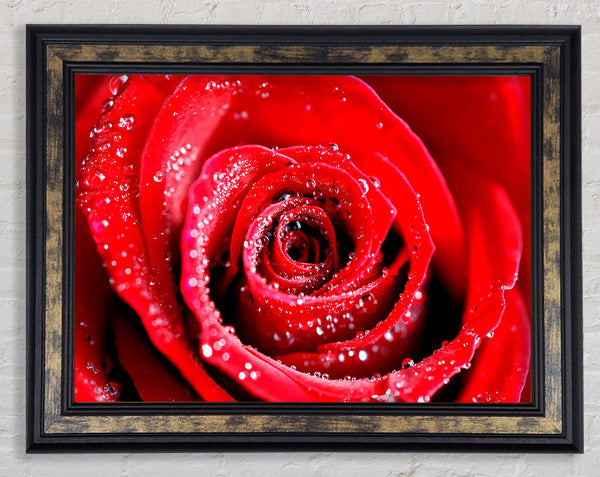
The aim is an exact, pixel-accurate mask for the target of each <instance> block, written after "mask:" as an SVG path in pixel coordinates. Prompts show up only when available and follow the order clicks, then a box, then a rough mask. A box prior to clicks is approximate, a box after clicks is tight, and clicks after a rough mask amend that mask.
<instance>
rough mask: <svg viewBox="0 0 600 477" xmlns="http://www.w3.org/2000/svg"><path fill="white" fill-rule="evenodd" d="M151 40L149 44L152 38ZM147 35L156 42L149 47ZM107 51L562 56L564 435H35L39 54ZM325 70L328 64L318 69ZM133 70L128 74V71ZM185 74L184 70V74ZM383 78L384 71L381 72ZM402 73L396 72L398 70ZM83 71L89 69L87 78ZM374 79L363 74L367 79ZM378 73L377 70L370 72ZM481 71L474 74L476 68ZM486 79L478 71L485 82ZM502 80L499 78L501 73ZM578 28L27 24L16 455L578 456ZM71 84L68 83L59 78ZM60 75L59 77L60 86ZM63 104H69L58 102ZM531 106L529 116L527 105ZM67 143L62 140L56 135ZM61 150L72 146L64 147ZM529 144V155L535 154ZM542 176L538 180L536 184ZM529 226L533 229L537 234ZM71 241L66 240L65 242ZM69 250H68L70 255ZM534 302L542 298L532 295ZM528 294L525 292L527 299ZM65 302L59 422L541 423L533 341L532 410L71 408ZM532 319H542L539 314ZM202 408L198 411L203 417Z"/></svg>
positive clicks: (537, 191) (40, 239) (41, 119)
mask: <svg viewBox="0 0 600 477" xmlns="http://www.w3.org/2000/svg"><path fill="white" fill-rule="evenodd" d="M157 32H159V33H160V37H157ZM157 38H159V39H158V40H157ZM106 42H110V43H111V44H115V45H125V44H156V43H159V44H161V45H165V44H166V45H177V44H204V43H206V44H211V45H232V44H233V45H256V44H259V45H296V44H301V45H309V46H312V45H316V46H318V45H323V44H325V45H326V44H331V43H334V44H340V45H362V44H367V45H396V44H402V45H446V44H452V45H459V46H469V45H524V46H525V45H540V44H542V45H554V46H557V47H558V48H559V49H560V50H561V52H562V54H561V56H560V58H561V64H560V71H561V78H560V89H561V95H560V98H561V104H560V105H559V106H560V124H561V129H560V153H561V158H560V159H561V160H560V163H561V171H560V174H561V180H560V185H561V196H560V206H561V213H560V237H561V254H560V257H561V259H562V262H561V263H560V270H561V284H562V288H561V290H562V297H561V305H562V309H561V317H562V318H561V320H562V323H561V324H562V326H561V332H562V345H561V346H562V351H563V353H562V357H563V362H562V371H563V373H564V376H563V380H562V388H563V395H562V399H563V415H562V422H563V424H564V427H563V431H562V433H560V434H557V435H551V434H548V435H519V434H516V435H503V436H500V437H499V436H497V435H494V434H493V433H490V434H489V435H485V434H458V433H456V434H443V435H420V434H414V433H413V434H410V433H404V434H393V433H388V434H377V433H373V432H369V429H363V430H362V431H359V432H353V433H337V434H330V433H323V432H320V433H317V432H304V433H297V432H294V433H290V432H270V433H246V434H237V433H211V434H210V435H202V434H200V433H197V434H188V433H180V434H177V433H173V434H168V435H166V434H160V433H146V434H141V435H140V434H135V433H131V434H120V433H111V434H102V433H81V434H77V433H64V434H58V435H52V434H51V433H48V432H46V431H45V430H44V413H45V412H46V411H45V409H44V396H43V391H44V379H45V375H44V371H45V368H44V356H43V353H42V350H43V344H44V334H45V332H46V329H45V310H44V298H45V297H44V290H45V288H44V287H45V285H46V283H45V279H46V276H45V264H46V262H45V253H46V252H45V249H44V243H45V237H46V220H48V217H47V215H46V213H45V201H46V197H45V185H46V183H47V176H46V167H45V159H46V150H45V146H46V140H47V138H46V128H47V126H48V124H47V121H48V118H47V117H46V115H45V111H46V105H47V103H46V96H45V89H44V88H45V85H46V81H47V80H48V78H47V76H46V71H45V68H46V57H45V56H44V55H45V53H46V48H47V47H48V45H51V44H53V43H61V44H70V43H72V44H73V45H77V44H82V43H84V44H96V43H106ZM109 61H110V60H109V59H107V62H106V63H104V64H102V63H97V64H96V65H92V66H89V65H88V68H97V71H98V72H100V71H102V70H103V69H104V71H106V69H107V68H111V71H115V72H117V71H119V68H121V71H125V70H127V71H131V68H132V65H131V64H120V65H115V64H114V63H113V64H110V62H109ZM327 65H328V63H327V62H326V61H325V59H319V58H316V59H315V61H313V62H310V63H298V64H297V66H301V67H302V68H304V69H305V68H309V69H310V68H321V71H322V68H323V67H324V66H327ZM329 66H331V65H329ZM80 67H81V65H78V64H77V63H73V64H67V63H66V64H65V66H64V71H65V85H64V90H65V91H67V90H68V84H67V83H68V81H70V80H72V74H73V72H74V71H77V68H80ZM137 68H139V65H138V66H137ZM160 68H161V65H160V64H154V63H150V64H148V63H145V64H144V71H158V70H159V69H160ZM227 68H229V69H230V70H233V71H239V70H240V65H239V64H229V65H226V66H223V68H222V70H220V71H223V70H225V71H227ZM265 68H266V66H265V65H264V64H256V65H254V64H252V65H244V70H243V71H244V72H246V73H258V72H264V71H265ZM423 68H429V70H428V71H430V73H431V72H432V71H433V74H436V70H435V68H434V65H419V66H418V67H416V68H415V71H422V70H423ZM486 68H487V69H486V71H487V72H488V74H491V72H496V73H498V74H502V72H503V71H506V70H507V68H506V66H503V67H499V66H498V65H493V64H489V65H487V66H486ZM184 69H186V70H187V69H189V67H184ZM356 69H357V67H356V64H353V63H352V62H351V61H349V62H348V63H347V64H345V63H338V64H336V67H335V73H344V72H355V71H356ZM392 70H393V68H392ZM409 70H410V69H408V70H406V71H409ZM508 70H510V71H511V72H513V74H517V73H515V72H516V71H518V72H519V73H520V74H530V75H532V77H535V75H536V74H537V75H540V74H542V73H543V68H542V67H540V65H539V64H523V65H514V64H511V65H510V67H509V68H508ZM87 71H88V72H89V71H90V69H88V70H87ZM371 71H373V70H371ZM377 71H378V72H385V71H386V70H385V68H384V67H382V68H381V69H379V70H377ZM466 71H472V70H470V69H469V67H468V66H465V65H464V64H462V65H460V64H456V65H453V64H449V65H445V68H441V69H438V72H439V74H452V73H454V74H459V73H464V72H466ZM477 71H479V72H480V73H481V71H482V70H481V69H479V70H477ZM484 74H485V73H484ZM505 74H506V73H505ZM580 74H581V73H580V28H579V27H556V26H536V27H531V26H504V27H477V26H470V27H437V26H435V27H380V26H376V27H283V26H271V27H225V26H212V27H210V26H205V27H193V26H169V27H157V26H125V25H123V26H40V25H29V26H28V27H27V156H28V161H27V168H28V169H27V188H28V197H27V200H28V202H27V217H28V221H27V253H28V261H27V294H28V300H27V333H28V335H27V347H28V350H27V371H28V374H27V398H28V401H27V451H28V452H48V451H65V450H72V451H116V450H119V451H122V450H132V451H133V450H215V449H223V448H227V449H232V450H233V449H235V450H256V449H258V448H260V449H263V450H283V449H285V450H309V449H314V450H324V449H325V448H327V449H338V450H446V451H448V450H454V451H463V450H470V451H501V450H504V451H519V452H522V451H525V450H529V451H541V452H546V451H551V452H582V449H583V422H582V421H583V411H582V380H583V377H582V324H581V314H582V312H581V204H580V196H581V165H580V157H581V144H580V114H581V105H580ZM69 75H71V76H69ZM69 78H70V79H69ZM532 97H533V104H534V108H532V122H533V126H536V127H537V128H536V127H533V128H532V134H533V136H532V144H534V150H533V155H534V156H535V155H536V154H541V149H542V146H541V142H542V140H543V137H542V130H541V126H540V124H541V122H542V113H541V108H542V106H543V105H542V102H543V91H542V87H541V81H538V83H537V89H536V88H534V90H533V91H532ZM67 103H68V99H67ZM536 105H537V109H536V108H535V106H536ZM70 114H71V109H70V108H69V107H68V104H67V107H66V109H65V124H64V125H63V126H64V127H65V128H66V130H67V132H68V127H69V119H70V116H69V115H70ZM67 135H68V134H67ZM71 142H72V141H71ZM536 144H537V145H538V146H536ZM70 150H72V144H70V145H69V143H68V141H65V161H64V162H65V164H66V167H65V177H64V179H63V181H64V182H63V185H64V190H65V199H64V203H63V205H64V206H65V207H66V209H65V210H67V211H68V210H69V208H68V207H69V206H71V207H72V206H73V200H72V198H71V199H69V196H70V193H71V192H72V184H73V181H72V180H70V179H71V178H72V177H71V178H70V177H69V175H71V176H72V175H73V171H69V166H68V158H69V151H70ZM533 166H534V169H532V209H533V214H532V217H533V218H532V244H535V246H532V263H535V260H536V257H537V259H538V260H539V259H540V257H541V254H542V252H541V248H542V246H543V238H544V237H543V234H542V232H541V229H542V225H543V224H542V223H541V221H542V217H541V212H540V205H541V204H542V202H543V197H542V191H541V188H540V187H539V184H537V185H536V184H534V183H533V181H534V178H535V177H536V170H535V161H534V164H533ZM541 172H542V171H541V170H539V171H537V174H539V175H538V178H539V177H540V176H541ZM69 215H72V214H66V217H64V220H65V223H64V235H65V248H64V262H65V263H64V270H63V272H64V279H65V280H66V286H65V290H66V291H65V293H64V296H65V297H68V296H69V295H68V290H69V280H71V283H72V277H73V273H72V265H73V264H72V258H71V257H70V254H69V250H70V249H69V246H70V244H72V243H73V234H72V230H71V228H70V227H72V221H73V219H72V217H71V218H69ZM536 226H537V227H536ZM69 241H70V242H69ZM71 250H72V249H71ZM542 279H543V277H542V276H541V271H540V269H539V267H538V269H537V270H535V269H534V270H532V285H533V287H534V291H535V290H540V291H542V292H543V289H542V288H541V285H542V283H541V282H542ZM540 295H541V293H540ZM534 296H535V295H534ZM65 301H66V305H65V308H64V310H63V312H64V318H63V320H64V321H63V328H64V330H65V337H66V341H67V344H65V345H64V346H63V383H62V415H64V416H103V415H108V414H111V415H138V416H140V418H141V417H142V416H154V415H163V416H168V415H173V414H189V415H194V414H195V413H200V414H202V413H205V412H208V411H210V412H214V413H215V414H226V415H229V416H230V419H233V420H234V421H235V419H236V418H237V417H243V415H245V414H247V415H252V414H271V415H281V414H293V415H295V414H302V415H303V416H308V417H307V418H308V419H310V416H319V415H323V414H328V413H332V412H333V413H336V414H339V415H341V416H343V415H345V414H350V413H352V414H362V415H370V414H382V413H383V414H386V413H389V414H390V415H393V414H397V413H399V412H401V413H403V414H405V415H408V416H419V415H430V416H453V415H456V416H461V415H471V416H478V415H498V416H514V417H515V418H519V417H521V418H524V419H525V418H526V417H527V416H543V415H544V412H545V408H544V399H543V398H544V396H543V392H542V391H543V379H544V371H545V370H544V369H543V363H542V362H541V358H540V356H543V346H544V342H543V339H538V340H537V342H536V344H537V349H536V348H534V349H532V354H533V366H534V369H535V367H536V366H537V367H538V369H539V371H540V372H538V373H537V379H534V382H533V383H532V384H533V390H534V396H533V398H534V399H533V403H532V404H531V405H495V406H489V405H432V404H427V405H400V406H399V407H396V408H394V409H389V408H387V409H383V408H382V407H381V406H379V407H378V406H377V405H373V406H370V407H365V406H352V405H350V406H349V405H343V407H340V406H339V405H324V404H323V405H316V406H314V405H311V406H308V405H303V404H284V403H270V404H268V405H267V406H268V408H267V407H266V406H265V405H264V404H241V403H238V404H235V405H234V406H235V408H232V407H231V405H226V404H218V403H217V404H210V405H208V404H205V405H202V408H200V407H199V406H198V405H185V404H176V405H166V404H165V405H157V404H139V405H138V404H135V405H129V404H110V405H95V404H74V403H73V402H72V395H71V394H72V392H71V393H69V390H70V387H69V386H70V382H69V376H70V374H69V372H68V370H69V369H72V368H69V365H70V364H72V356H71V355H70V353H69V350H70V348H69V345H68V343H69V339H71V342H72V337H71V336H70V333H69V331H68V330H69V326H68V325H69V323H70V321H69V319H70V317H69V310H70V309H71V307H70V306H69V304H68V300H65ZM532 307H533V311H534V313H535V312H536V311H537V312H538V313H541V312H542V311H543V310H542V309H541V308H542V304H541V298H538V299H537V300H536V299H535V298H532ZM540 316H541V315H540ZM542 328H543V324H540V323H539V322H538V323H537V324H536V322H534V323H533V328H532V332H533V333H536V330H537V333H538V338H543V337H542V335H541V333H542V331H543V330H542ZM207 406H208V411H207Z"/></svg>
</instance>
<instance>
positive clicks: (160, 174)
mask: <svg viewBox="0 0 600 477" xmlns="http://www.w3.org/2000/svg"><path fill="white" fill-rule="evenodd" d="M153 179H154V182H162V180H163V179H164V174H163V172H162V171H156V174H154V177H153Z"/></svg>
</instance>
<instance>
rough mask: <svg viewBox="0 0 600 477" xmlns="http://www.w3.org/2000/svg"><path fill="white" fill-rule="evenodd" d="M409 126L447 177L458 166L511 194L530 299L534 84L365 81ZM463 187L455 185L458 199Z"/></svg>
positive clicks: (511, 80) (521, 80)
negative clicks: (474, 170) (522, 246)
mask: <svg viewBox="0 0 600 477" xmlns="http://www.w3.org/2000/svg"><path fill="white" fill-rule="evenodd" d="M364 79H365V80H366V81H367V82H368V83H369V84H370V85H371V86H372V87H373V88H374V89H375V90H376V91H377V94H379V95H380V96H381V97H382V99H383V100H384V101H385V102H386V103H387V104H388V105H390V106H391V107H392V109H393V110H394V111H395V112H396V113H397V114H398V115H400V116H401V117H402V118H403V119H404V120H406V121H407V122H408V124H410V126H411V128H413V129H414V131H415V132H416V133H417V134H418V135H419V137H420V138H421V139H422V140H423V142H424V143H425V144H426V146H427V148H428V149H429V151H430V152H431V154H432V155H433V157H435V160H436V162H437V163H438V165H439V166H440V169H441V171H442V173H443V174H444V176H446V175H447V171H448V169H449V168H452V166H453V165H454V164H456V163H457V162H460V163H463V164H465V165H467V166H468V167H470V168H472V169H476V170H479V171H482V172H484V173H485V174H486V175H487V176H488V177H491V178H494V180H496V181H498V182H499V183H500V184H501V185H502V186H503V187H504V188H505V189H506V191H507V192H508V195H509V196H510V198H511V201H512V203H513V205H514V207H515V210H516V211H517V214H518V216H519V219H520V222H521V225H522V227H523V240H524V251H525V253H524V254H523V257H522V260H521V266H520V269H519V274H520V276H521V280H520V285H519V286H520V288H521V292H522V294H523V297H524V298H525V303H529V295H530V286H529V284H530V264H531V262H530V254H529V250H530V228H529V227H530V222H531V220H530V208H531V206H530V204H531V202H530V181H531V179H530V178H531V171H530V163H531V161H530V157H531V147H530V137H531V131H530V79H529V78H528V77H490V76H485V77H483V76H482V77H464V76H457V77H444V78H439V77H420V76H404V77H399V76H396V77H390V76H385V77H375V76H369V77H365V78H364ZM461 188H464V183H458V184H455V185H454V186H452V185H451V189H452V191H453V193H456V192H457V191H459V190H460V189H461Z"/></svg>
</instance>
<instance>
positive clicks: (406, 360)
mask: <svg viewBox="0 0 600 477" xmlns="http://www.w3.org/2000/svg"><path fill="white" fill-rule="evenodd" d="M414 365H415V362H414V361H413V360H412V359H411V358H404V360H403V361H402V369H408V368H412V367H413V366H414Z"/></svg>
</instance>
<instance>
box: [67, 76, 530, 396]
mask: <svg viewBox="0 0 600 477" xmlns="http://www.w3.org/2000/svg"><path fill="white" fill-rule="evenodd" d="M74 104H75V132H76V137H75V171H76V172H75V174H76V184H75V202H76V210H75V297H74V303H75V329H74V355H73V356H74V365H75V369H74V377H75V401H76V402H112V401H125V402H131V401H150V402H182V401H213V402H234V401H243V402H248V401H269V402H377V403H381V402H384V403H394V402H396V403H398V402H410V403H412V402H418V403H433V402H457V403H529V402H531V391H530V375H529V370H530V360H531V338H530V288H531V280H530V264H531V257H530V248H531V246H530V241H531V239H530V236H531V234H530V222H531V220H530V210H531V167H530V165H531V145H530V141H531V132H530V123H531V113H530V109H531V108H530V79H529V77H526V76H522V77H520V76H477V77H476V76H427V77H423V76H363V77H355V76H310V75H309V76H300V75H296V76H258V75H239V76H216V75H189V76H178V75H128V74H118V75H114V76H109V75H91V74H76V75H75V99H74Z"/></svg>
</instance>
